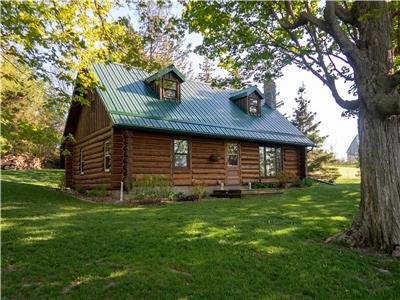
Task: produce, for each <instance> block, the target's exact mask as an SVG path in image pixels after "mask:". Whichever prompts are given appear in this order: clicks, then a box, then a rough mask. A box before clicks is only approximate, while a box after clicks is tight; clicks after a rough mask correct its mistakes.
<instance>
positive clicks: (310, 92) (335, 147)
mask: <svg viewBox="0 0 400 300" xmlns="http://www.w3.org/2000/svg"><path fill="white" fill-rule="evenodd" d="M174 9H176V10H178V9H179V8H177V7H174ZM127 12H128V10H127V9H124V8H119V9H117V10H114V11H113V12H112V16H113V18H117V17H119V16H123V15H127ZM129 15H130V17H131V20H132V21H133V24H134V25H137V21H136V20H135V17H134V16H132V13H130V14H129ZM185 41H186V43H187V44H189V43H190V44H191V45H192V49H194V47H195V46H197V45H200V44H201V42H202V36H201V35H200V34H197V33H192V34H188V35H187V36H186V38H185ZM189 61H190V62H191V63H192V67H193V71H194V73H195V74H194V76H192V77H195V76H196V75H197V74H198V73H199V65H200V64H201V63H202V61H203V57H201V56H199V55H197V54H196V53H191V54H190V55H189ZM282 73H283V76H282V77H280V78H278V79H276V81H275V83H276V86H277V92H278V96H277V101H283V102H284V105H283V107H280V108H279V111H280V112H281V113H285V114H286V115H287V116H289V117H290V116H291V115H292V112H293V109H294V108H295V107H296V105H295V101H294V99H295V97H296V96H297V91H298V88H299V86H301V85H302V83H304V84H305V87H306V95H305V97H306V98H307V99H309V100H310V101H311V102H310V110H311V111H313V112H316V117H315V119H316V121H321V124H320V127H319V128H320V132H321V134H322V135H328V138H327V139H326V141H325V145H324V148H325V149H327V150H331V151H333V152H334V153H335V155H336V157H337V158H339V159H343V158H345V157H346V151H347V148H348V147H349V145H350V143H351V142H352V140H353V139H354V137H355V136H356V135H357V119H356V118H350V119H349V118H346V117H342V116H341V114H342V112H343V109H342V108H341V107H340V106H339V105H337V104H336V102H335V100H334V98H333V96H332V95H331V92H330V90H329V88H328V87H326V86H324V85H323V84H322V82H321V81H320V80H319V79H318V78H316V77H315V76H314V75H313V74H311V73H310V72H307V71H305V70H301V69H299V68H297V67H295V66H287V67H285V68H284V69H283V72H282ZM223 74H226V73H225V72H224V71H223V70H221V69H219V70H218V69H217V70H216V72H215V73H214V75H215V76H218V75H223ZM259 88H261V91H262V86H259ZM338 90H339V93H340V94H342V95H346V94H347V88H346V87H345V86H344V85H340V84H338Z"/></svg>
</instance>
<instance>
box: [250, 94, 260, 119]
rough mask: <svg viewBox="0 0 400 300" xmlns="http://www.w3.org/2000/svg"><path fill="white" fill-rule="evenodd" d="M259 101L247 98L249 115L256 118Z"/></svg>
mask: <svg viewBox="0 0 400 300" xmlns="http://www.w3.org/2000/svg"><path fill="white" fill-rule="evenodd" d="M258 107H259V100H258V99H252V98H249V115H252V116H258V115H259V114H260V113H259V108H258Z"/></svg>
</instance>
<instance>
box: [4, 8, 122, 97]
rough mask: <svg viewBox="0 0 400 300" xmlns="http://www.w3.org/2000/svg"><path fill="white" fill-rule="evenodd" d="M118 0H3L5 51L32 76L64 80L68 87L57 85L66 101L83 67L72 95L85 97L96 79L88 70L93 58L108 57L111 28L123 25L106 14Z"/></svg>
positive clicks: (5, 54) (46, 79)
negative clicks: (77, 87) (28, 70)
mask: <svg viewBox="0 0 400 300" xmlns="http://www.w3.org/2000/svg"><path fill="white" fill-rule="evenodd" d="M115 3H116V2H114V1H109V0H102V1H98V0H81V1H43V0H39V1H3V2H2V3H1V16H2V19H1V24H0V28H1V36H2V38H1V44H0V45H1V50H2V51H1V56H2V58H3V59H8V57H12V58H15V59H16V61H17V62H18V63H19V64H20V65H23V66H26V67H28V68H30V69H31V70H32V71H33V72H32V73H31V74H32V76H33V77H34V78H40V79H42V80H44V81H45V82H52V81H54V80H59V81H62V82H65V83H66V85H67V87H68V89H67V90H64V89H63V88H62V86H55V91H57V93H58V96H59V97H60V98H61V99H63V100H64V101H68V99H69V97H70V90H71V86H74V85H75V82H76V74H77V73H79V74H80V78H79V83H80V89H79V90H77V91H76V93H75V94H74V99H75V100H76V101H84V97H83V94H84V91H85V90H86V89H90V88H91V87H93V86H94V85H95V84H96V80H95V78H94V77H93V74H92V73H90V72H86V70H87V69H88V67H89V65H90V64H91V63H93V62H95V61H99V60H100V61H101V60H106V59H107V57H108V56H109V53H108V51H107V46H108V44H109V43H114V40H115V36H114V35H113V33H114V32H116V31H118V30H119V27H120V24H118V23H116V22H112V21H111V20H109V18H107V16H108V14H109V12H110V10H111V9H112V8H113V7H115V5H116V4H115ZM21 72H22V70H21Z"/></svg>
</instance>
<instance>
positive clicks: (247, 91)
mask: <svg viewBox="0 0 400 300" xmlns="http://www.w3.org/2000/svg"><path fill="white" fill-rule="evenodd" d="M254 92H256V93H257V94H258V95H259V96H260V97H261V98H264V95H263V94H262V93H261V92H260V90H259V89H258V88H257V86H256V85H253V86H250V87H248V88H245V89H243V90H240V91H235V92H233V93H232V94H231V96H230V97H229V99H231V100H236V99H240V98H243V97H247V96H249V95H250V94H252V93H254Z"/></svg>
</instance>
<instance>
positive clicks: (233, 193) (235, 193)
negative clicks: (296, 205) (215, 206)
mask: <svg viewBox="0 0 400 300" xmlns="http://www.w3.org/2000/svg"><path fill="white" fill-rule="evenodd" d="M279 194H283V191H281V190H273V189H253V190H245V189H243V190H214V191H213V193H212V194H211V195H210V196H211V197H215V198H241V197H242V196H260V195H279Z"/></svg>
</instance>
